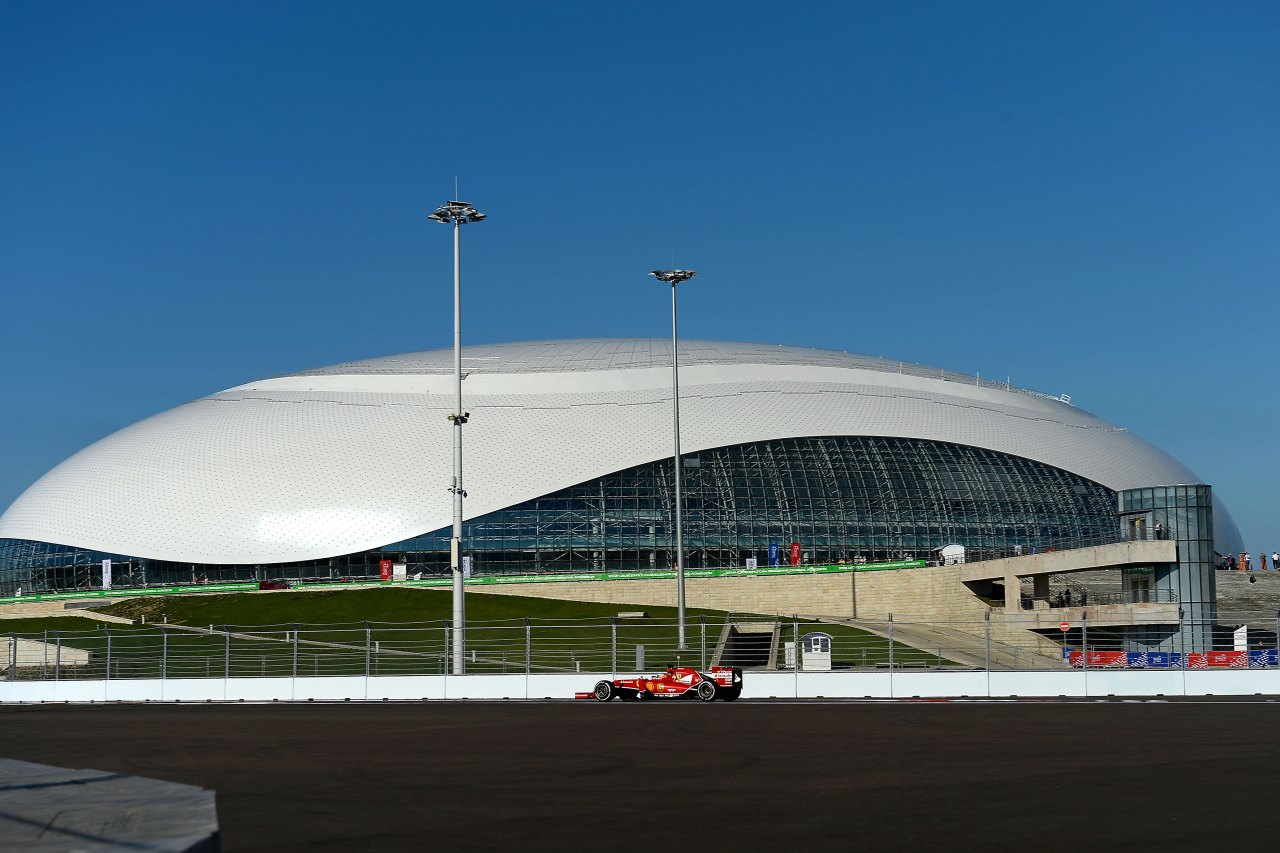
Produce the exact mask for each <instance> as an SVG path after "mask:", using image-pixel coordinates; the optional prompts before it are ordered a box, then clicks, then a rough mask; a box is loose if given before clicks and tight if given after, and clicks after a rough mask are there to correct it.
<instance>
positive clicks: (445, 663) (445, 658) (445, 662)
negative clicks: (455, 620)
mask: <svg viewBox="0 0 1280 853" xmlns="http://www.w3.org/2000/svg"><path fill="white" fill-rule="evenodd" d="M452 648H453V646H451V645H449V620H448V619H445V620H444V654H443V655H442V656H441V657H440V665H441V668H442V671H443V672H444V675H445V677H446V678H448V677H449V660H450V658H449V651H450V650H451V649H452Z"/></svg>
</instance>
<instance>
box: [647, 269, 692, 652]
mask: <svg viewBox="0 0 1280 853" xmlns="http://www.w3.org/2000/svg"><path fill="white" fill-rule="evenodd" d="M649 275H651V276H653V277H654V278H656V279H657V280H658V281H662V282H666V283H667V284H670V285H671V418H672V422H673V427H674V429H673V437H672V444H673V450H674V452H673V454H672V455H673V457H674V462H675V481H676V501H675V503H676V611H677V612H676V619H677V621H678V622H679V625H678V631H679V643H678V644H677V648H678V649H680V650H681V651H685V650H687V649H688V648H689V644H688V642H687V641H686V639H685V630H684V627H685V626H684V622H685V618H684V511H683V507H684V500H683V498H682V497H681V488H680V480H681V479H682V476H683V471H681V468H680V351H679V344H678V338H677V336H676V285H677V284H679V283H680V282H682V281H688V280H689V279H691V278H693V277H694V276H695V275H697V273H696V272H694V271H693V270H654V271H653V272H651V273H649Z"/></svg>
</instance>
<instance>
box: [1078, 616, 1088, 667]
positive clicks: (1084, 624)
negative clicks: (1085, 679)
mask: <svg viewBox="0 0 1280 853" xmlns="http://www.w3.org/2000/svg"><path fill="white" fill-rule="evenodd" d="M1080 646H1081V650H1080V659H1081V660H1082V661H1084V671H1085V672H1088V671H1089V611H1088V610H1081V611H1080Z"/></svg>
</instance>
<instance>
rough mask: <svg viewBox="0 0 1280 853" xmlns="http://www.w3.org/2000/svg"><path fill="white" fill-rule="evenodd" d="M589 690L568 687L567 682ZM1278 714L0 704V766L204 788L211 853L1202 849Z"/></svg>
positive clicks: (1188, 709)
mask: <svg viewBox="0 0 1280 853" xmlns="http://www.w3.org/2000/svg"><path fill="white" fill-rule="evenodd" d="M588 686H589V685H588ZM1278 722H1280V704H1277V703H1272V702H1244V703H1215V702H1176V703H1132V702H1130V703H1120V702H1110V703H1099V702H1088V703H1052V704H1050V703H1027V702H1022V703H1014V702H982V703H979V702H964V703H956V702H951V703H938V702H920V703H877V704H867V703H855V702H832V703H801V702H787V703H755V702H745V701H744V702H737V703H734V704H732V705H729V704H723V703H719V702H717V703H714V704H711V705H703V704H701V703H696V702H694V703H683V702H681V703H670V702H667V703H659V702H651V703H647V704H621V703H617V702H612V703H609V704H608V705H601V704H597V703H595V702H564V703H525V702H506V703H479V702H468V703H446V702H431V703H415V704H379V705H346V704H336V705H335V704H306V705H233V706H220V705H180V706H174V705H154V706H137V705H133V706H26V707H5V708H0V731H3V744H4V746H3V749H2V750H0V754H3V756H4V757H7V758H17V759H22V760H26V761H38V762H44V763H48V764H55V765H61V766H65V767H72V768H95V769H99V770H111V771H120V772H127V773H135V774H139V775H142V776H150V777H155V778H160V779H167V780H172V781H176V782H186V783H189V784H193V785H200V786H204V787H208V788H213V789H215V790H216V791H217V799H218V814H219V817H220V821H221V826H222V840H223V849H224V850H228V851H243V850H361V851H368V853H372V852H373V851H382V850H429V849H443V850H479V849H485V850H504V849H516V850H563V849H568V848H571V847H572V848H588V849H597V850H619V849H620V850H630V849H663V848H666V847H670V848H671V849H696V850H701V851H708V850H720V849H738V850H804V849H831V848H837V847H840V848H846V849H864V850H886V849H926V850H943V849H946V850H993V849H994V850H1013V849H1019V850H1025V849H1035V850H1064V851H1065V850H1072V851H1084V850H1099V849H1101V850H1126V851H1134V850H1162V851H1168V850H1196V851H1201V853H1202V851H1205V850H1224V849H1241V848H1243V846H1244V845H1246V844H1247V845H1257V844H1259V843H1270V842H1271V841H1272V839H1274V837H1275V835H1276V832H1277V830H1276V816H1275V812H1276V809H1275V806H1274V798H1275V790H1276V785H1277V783H1280V725H1277V723H1278Z"/></svg>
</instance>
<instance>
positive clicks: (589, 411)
mask: <svg viewBox="0 0 1280 853" xmlns="http://www.w3.org/2000/svg"><path fill="white" fill-rule="evenodd" d="M670 346H671V344H670V341H669V340H665V339H602V340H576V341H545V342H531V343H518V344H501V345H485V346H467V347H464V349H463V372H464V376H465V381H464V382H463V395H464V396H463V400H464V406H465V408H466V409H467V410H468V411H469V412H470V413H471V415H472V418H471V421H470V423H468V424H467V426H466V429H465V447H464V450H465V482H464V486H465V488H466V490H467V492H468V494H469V497H468V500H467V502H466V517H467V518H474V517H476V516H480V515H484V514H486V513H489V512H493V511H495V510H498V509H502V508H504V507H508V506H512V505H514V504H518V503H522V502H524V501H526V500H529V499H532V498H535V497H538V496H540V495H544V494H547V493H549V492H553V491H556V490H558V489H561V488H565V487H568V486H571V485H574V484H576V483H580V482H584V481H586V480H590V479H593V478H595V477H599V476H602V475H604V474H608V473H610V472H613V471H618V470H621V469H624V468H629V467H631V466H634V465H640V464H643V463H646V462H651V461H654V460H656V459H661V458H664V457H666V456H669V455H670V453H671V349H670ZM452 364H453V353H452V350H435V351H431V352H420V353H408V354H405V355H397V356H388V357H386V358H378V359H370V360H367V361H358V362H351V363H348V364H341V365H335V366H333V367H325V368H319V369H316V370H308V371H303V372H301V373H296V374H291V375H288V376H278V377H273V378H269V379H263V380H259V381H257V382H250V383H248V384H246V385H241V386H239V387H237V388H232V389H229V390H227V391H223V392H221V393H218V394H214V395H211V396H209V397H205V398H202V399H199V400H195V401H193V402H191V403H187V404H186V405H183V406H179V407H177V408H175V409H171V410H170V411H167V412H163V413H161V414H159V415H156V416H154V417H152V418H148V419H147V420H144V421H141V422H139V423H137V424H134V425H132V426H129V427H126V428H125V429H122V430H120V431H119V432H117V433H115V434H113V435H111V436H108V437H107V438H105V439H103V440H101V441H99V442H97V443H95V444H93V445H91V446H90V447H88V448H86V449H85V450H83V451H81V452H80V453H78V454H76V455H75V456H73V457H71V458H70V459H68V460H67V461H65V462H63V463H62V464H61V465H59V466H57V467H56V468H54V469H53V470H52V471H50V472H49V473H48V474H46V475H45V476H44V477H42V478H41V479H40V480H39V481H37V482H36V483H35V484H34V485H32V486H31V487H30V488H29V489H28V490H27V491H26V492H24V493H23V494H22V496H21V497H19V498H18V500H17V501H15V502H14V504H13V505H12V506H11V507H9V509H8V510H7V511H6V512H5V513H4V515H3V516H0V538H14V539H31V540H37V541H43V542H52V543H58V544H64V545H74V546H77V547H81V548H86V549H92V550H98V551H104V552H108V553H117V554H128V555H131V556H138V557H146V558H150V559H162V560H172V561H177V562H191V563H215V564H217V563H223V564H265V563H278V562H292V561H301V560H311V559H324V558H327V557H333V556H338V555H342V554H350V553H356V552H359V551H364V550H367V549H370V548H376V547H379V546H381V545H386V544H389V543H392V542H398V541H400V540H403V539H407V538H410V537H412V536H417V535H421V534H423V533H426V532H428V531H432V530H438V529H440V528H443V527H447V526H448V525H449V523H450V521H451V518H452V506H451V495H450V494H449V492H448V491H447V488H448V486H449V485H450V482H451V478H452V433H451V427H450V424H449V422H448V421H447V420H446V417H445V416H446V415H447V414H448V413H449V412H451V411H452V410H453V403H452V400H453V377H452ZM680 413H681V444H682V449H683V450H684V451H685V452H690V453H693V452H697V451H699V450H705V449H710V448H713V447H722V446H726V445H733V444H741V443H746V442H754V441H764V440H770V439H778V438H796V437H805V436H824V435H876V436H888V437H900V438H917V439H927V440H932V441H945V442H952V443H956V444H966V445H972V446H976V447H982V448H987V449H989V450H994V451H998V452H1002V453H1008V454H1012V455H1015V456H1022V457H1026V458H1029V459H1033V460H1036V461H1039V462H1043V463H1045V464H1048V465H1052V466H1054V467H1057V468H1062V469H1065V470H1068V471H1072V472H1074V473H1076V474H1079V475H1080V476H1083V477H1086V478H1088V479H1091V480H1094V481H1096V482H1098V483H1101V484H1103V485H1104V486H1107V487H1109V488H1111V489H1115V490H1120V489H1126V488H1134V487H1140V486H1152V485H1167V484H1174V483H1196V482H1200V480H1199V478H1198V477H1196V476H1195V474H1193V473H1192V472H1191V471H1189V470H1188V469H1187V468H1185V467H1184V466H1183V465H1182V464H1180V463H1179V462H1177V461H1176V460H1174V459H1173V458H1171V457H1170V456H1168V455H1167V454H1165V453H1163V452H1162V451H1160V450H1158V449H1157V448H1155V447H1153V446H1152V445H1150V444H1148V443H1147V442H1145V441H1143V440H1142V439H1140V438H1138V437H1136V436H1134V435H1132V434H1131V433H1129V432H1128V431H1126V430H1124V429H1122V428H1120V427H1117V426H1115V425H1113V424H1110V423H1107V422H1106V421H1102V420H1100V419H1098V418H1096V417H1094V416H1092V415H1090V414H1088V413H1087V412H1084V411H1081V410H1079V409H1077V408H1074V407H1072V406H1071V405H1069V404H1068V403H1066V402H1062V401H1061V400H1059V399H1057V398H1052V397H1049V396H1047V395H1042V394H1037V393H1035V392H1029V391H1023V390H1020V389H1015V388H1006V387H1004V385H1003V384H1002V383H1000V384H997V383H991V382H979V381H978V380H976V379H975V378H974V377H968V376H962V375H959V374H951V373H944V372H942V371H940V370H937V369H934V368H926V367H921V366H919V365H912V364H908V363H902V362H896V361H890V360H886V359H880V358H874V357H870V356H863V355H852V354H848V353H841V352H833V351H828V350H817V349H806V348H800V347H774V346H766V345H762V344H744V343H730V342H721V341H697V340H690V341H681V343H680ZM1219 516H1220V517H1219V520H1218V522H1219V523H1218V525H1217V526H1218V529H1219V531H1220V532H1222V531H1227V532H1228V533H1229V532H1230V531H1231V530H1234V524H1233V523H1232V522H1231V520H1230V516H1229V515H1227V513H1226V512H1225V510H1223V509H1221V508H1219ZM1224 525H1227V526H1226V527H1224ZM1235 536H1236V537H1237V538H1238V532H1236V533H1235Z"/></svg>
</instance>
